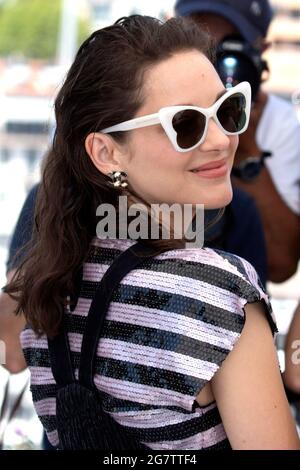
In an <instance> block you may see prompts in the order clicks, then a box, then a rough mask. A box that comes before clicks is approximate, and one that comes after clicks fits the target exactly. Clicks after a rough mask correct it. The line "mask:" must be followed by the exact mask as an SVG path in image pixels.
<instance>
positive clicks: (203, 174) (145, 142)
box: [120, 50, 238, 209]
mask: <svg viewBox="0 0 300 470" xmlns="http://www.w3.org/2000/svg"><path fill="white" fill-rule="evenodd" d="M222 92H224V86H223V84H222V82H221V80H220V78H219V76H218V74H217V72H216V71H215V69H214V67H213V65H212V64H211V62H210V61H209V60H208V59H207V58H206V57H205V56H204V55H203V54H201V53H200V52H198V51H196V50H192V51H188V52H180V53H177V54H176V55H174V56H172V57H171V58H170V59H167V60H165V61H163V62H161V63H159V64H158V65H156V66H154V67H152V68H151V69H149V70H148V71H147V72H146V74H145V79H144V87H143V95H144V103H143V105H142V106H141V108H140V109H139V111H138V113H137V114H136V116H135V117H139V116H144V115H147V114H152V113H157V112H158V110H159V109H160V108H162V107H165V106H172V105H193V106H200V107H203V108H207V107H209V106H211V105H212V104H213V103H214V102H215V101H216V100H217V97H218V95H219V94H220V93H222ZM237 145H238V137H237V136H228V135H225V134H224V133H223V132H222V130H221V129H219V127H217V125H216V123H215V122H214V121H213V119H210V120H209V125H208V132H207V136H206V139H205V140H204V142H203V143H202V144H201V145H200V146H198V147H197V148H195V149H194V150H191V151H189V152H186V153H180V152H177V151H176V150H175V149H174V147H173V146H172V144H171V142H170V140H169V138H168V137H167V135H166V134H165V131H164V130H163V128H162V127H161V125H160V124H158V125H153V126H149V127H144V128H140V129H135V130H133V131H129V132H128V135H127V142H126V147H127V150H126V152H125V154H124V160H123V161H122V163H123V166H122V168H120V169H121V170H123V171H125V172H126V173H127V174H128V181H129V183H130V185H131V186H132V188H133V189H134V190H135V192H136V193H137V194H138V195H139V196H141V197H143V198H144V199H145V200H146V201H147V202H148V203H167V204H172V203H179V204H204V205H205V207H206V208H207V209H212V208H219V207H224V206H225V205H227V204H228V203H229V202H230V201H231V198H232V188H231V183H230V171H231V168H232V165H233V159H234V154H235V151H236V148H237ZM212 162H221V163H223V164H224V165H226V169H225V172H223V173H222V172H219V175H217V174H214V172H212V171H208V170H206V171H205V170H202V171H201V167H202V166H203V165H207V164H209V163H212ZM199 168H200V171H198V172H195V171H193V170H196V169H199Z"/></svg>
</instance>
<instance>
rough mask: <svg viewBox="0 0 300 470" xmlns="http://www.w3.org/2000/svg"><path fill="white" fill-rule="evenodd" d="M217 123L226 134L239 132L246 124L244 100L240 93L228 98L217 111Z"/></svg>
mask: <svg viewBox="0 0 300 470" xmlns="http://www.w3.org/2000/svg"><path fill="white" fill-rule="evenodd" d="M217 117H218V120H219V123H220V124H221V126H222V127H223V128H224V130H225V131H227V132H232V133H235V132H239V131H241V130H242V129H243V127H244V126H245V124H246V117H247V116H246V98H245V96H244V95H243V94H242V93H235V94H234V95H231V96H229V97H228V98H227V99H226V100H225V101H223V103H222V104H221V105H220V107H219V109H218V111H217Z"/></svg>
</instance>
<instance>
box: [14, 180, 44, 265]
mask: <svg viewBox="0 0 300 470" xmlns="http://www.w3.org/2000/svg"><path fill="white" fill-rule="evenodd" d="M38 187H39V186H38V184H37V185H35V186H33V188H32V189H31V190H30V192H29V194H28V196H27V198H26V200H25V202H24V204H23V207H22V210H21V212H20V215H19V218H18V221H17V224H16V226H15V229H14V232H13V235H12V239H11V242H10V246H9V252H8V260H7V271H10V270H11V269H14V268H16V267H18V266H19V264H20V263H21V261H22V260H23V258H24V255H25V250H23V251H22V250H21V249H22V248H23V247H24V246H25V245H26V244H28V243H29V241H30V239H31V234H32V230H33V224H34V209H35V201H36V196H37V192H38Z"/></svg>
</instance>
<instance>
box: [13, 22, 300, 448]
mask: <svg viewBox="0 0 300 470" xmlns="http://www.w3.org/2000/svg"><path fill="white" fill-rule="evenodd" d="M211 58H212V57H211V47H210V43H209V40H208V38H207V37H206V36H205V35H204V34H202V33H201V32H199V30H198V28H196V27H193V26H192V25H191V24H189V23H186V22H185V21H184V20H180V19H171V20H169V21H167V22H166V23H165V24H163V23H161V22H159V21H158V20H155V19H153V18H149V17H142V16H132V17H128V18H123V19H121V20H119V21H118V22H117V23H116V24H115V25H113V26H110V27H107V28H104V29H103V30H100V31H97V32H96V33H94V34H93V35H92V36H91V37H90V38H89V39H88V40H87V41H85V43H84V44H83V45H82V46H81V48H80V49H79V51H78V54H77V56H76V58H75V61H74V63H73V65H72V67H71V69H70V71H69V74H68V76H67V78H66V81H65V83H64V85H63V87H62V89H61V91H60V93H59V94H58V97H57V99H56V104H55V110H56V120H57V130H56V135H55V139H54V143H53V148H52V149H51V151H50V153H49V156H48V159H47V162H46V165H45V168H44V174H43V182H42V185H41V189H40V192H39V197H38V203H37V206H38V207H37V212H36V225H37V227H36V234H35V245H34V248H33V250H32V252H31V253H30V254H29V256H28V259H27V260H26V261H25V263H24V265H23V266H22V267H21V270H20V271H19V280H18V281H17V282H16V283H15V285H13V286H11V287H10V292H17V291H19V292H21V296H20V301H19V308H20V309H21V310H22V311H24V313H25V316H26V318H27V321H28V325H29V326H28V328H27V329H26V330H25V331H24V332H23V334H22V345H23V349H24V352H25V356H26V359H27V362H28V365H29V367H30V369H31V377H32V393H33V400H34V403H35V407H36V410H37V413H38V415H39V416H40V418H41V420H42V422H43V424H44V426H45V429H46V431H47V434H48V437H49V440H50V442H51V443H52V444H53V445H55V446H60V447H64V446H63V445H61V444H60V442H59V436H58V433H57V417H56V399H57V386H56V381H55V379H54V377H53V371H51V368H50V366H51V364H52V367H53V363H51V362H50V354H49V350H48V347H49V344H51V339H50V342H49V344H48V343H47V339H46V337H47V336H48V338H54V340H55V335H56V334H57V333H58V332H59V331H60V329H61V326H62V321H64V324H65V325H66V326H65V328H66V331H67V332H68V340H69V346H70V349H71V360H72V362H73V368H74V370H75V371H76V370H78V364H79V361H80V355H81V354H82V341H83V340H82V335H83V333H84V330H85V326H86V324H87V315H88V312H89V307H90V305H91V298H92V297H93V296H94V295H95V290H96V288H97V286H99V282H100V281H101V279H103V273H104V272H105V271H108V267H109V266H110V265H112V262H113V261H114V260H115V259H116V258H117V257H118V256H119V255H120V253H123V252H125V251H126V249H128V247H131V246H133V245H134V244H135V241H134V240H132V239H130V237H127V239H121V237H119V238H118V237H117V239H115V240H112V239H107V240H100V239H98V238H97V237H96V236H95V232H96V224H97V221H98V217H97V214H99V212H98V211H97V207H99V205H101V204H103V203H110V204H113V205H114V207H117V205H118V201H119V196H120V195H122V196H127V197H128V205H129V206H130V205H131V204H133V202H137V201H142V202H143V203H144V204H147V205H148V209H149V205H150V204H154V203H165V204H167V205H171V204H173V203H177V204H179V206H180V207H181V206H182V207H183V205H184V204H192V205H193V208H194V209H195V207H196V204H204V205H205V207H206V208H208V209H213V208H222V207H224V206H226V205H227V204H228V203H229V202H230V200H231V197H232V189H231V184H230V170H231V168H232V163H233V158H234V153H235V150H236V148H237V144H238V134H239V133H240V132H242V131H243V130H245V129H246V127H247V122H248V118H249V108H250V92H249V86H248V85H247V84H240V85H238V86H237V87H236V88H235V89H234V88H233V89H231V90H229V91H227V92H226V90H225V89H224V87H223V85H222V83H221V81H220V79H219V77H218V75H217V73H216V71H215V69H214V67H213V65H212V62H211V61H210V59H211ZM195 107H196V108H195ZM199 108H201V109H199ZM149 115H150V117H149ZM136 118H137V119H136ZM211 118H212V119H211ZM194 214H195V212H194ZM152 218H154V216H153V214H152ZM156 220H157V218H156ZM159 222H160V225H161V226H162V225H163V222H162V220H161V219H159ZM171 229H172V230H171V235H170V240H165V239H164V240H162V239H159V240H151V239H150V240H145V242H144V243H145V246H148V247H149V246H150V247H151V246H152V247H153V246H154V245H155V250H156V254H155V256H150V257H148V259H146V260H143V261H142V264H141V265H140V266H138V267H137V268H136V269H134V270H132V271H131V272H129V273H128V274H127V275H126V276H125V277H124V279H123V280H122V281H121V282H120V285H119V286H117V288H116V289H115V291H114V292H111V290H109V289H108V290H107V292H106V294H107V295H108V293H111V294H112V299H111V303H110V305H109V308H108V312H107V314H106V318H105V322H104V325H103V329H102V331H101V334H100V339H99V342H97V347H96V349H97V357H96V360H95V367H94V369H93V376H92V377H93V385H96V388H97V390H98V392H99V395H100V392H101V397H102V403H103V408H104V410H105V411H106V412H107V413H108V414H109V416H111V417H112V418H113V420H114V421H115V422H117V423H119V425H120V426H121V427H122V429H124V433H125V432H129V433H130V434H131V436H134V438H135V439H136V440H137V441H138V442H139V443H142V444H143V445H144V446H146V447H147V448H152V449H202V448H209V449H211V448H223V447H228V446H229V445H230V446H231V447H232V448H234V449H253V448H260V449H267V448H268V449H271V448H272V449H277V448H278V449H294V448H298V437H297V433H296V430H295V426H294V423H293V420H292V417H291V414H290V411H289V407H288V403H287V401H286V398H285V395H284V390H283V387H282V384H281V378H280V372H279V367H278V362H277V357H276V350H275V348H274V342H273V335H272V333H274V331H275V330H276V326H275V324H274V321H273V319H272V316H271V313H270V307H269V303H268V299H267V296H266V294H265V293H264V292H263V290H262V289H261V287H260V283H259V281H258V278H257V275H256V273H255V271H254V269H253V268H252V266H250V265H249V264H248V263H247V262H245V261H244V260H242V259H240V258H238V257H235V256H233V255H227V254H225V253H222V252H219V253H217V252H215V251H213V250H211V249H201V248H186V245H185V241H184V237H182V240H180V239H177V238H176V237H175V232H176V230H175V226H172V227H171ZM161 233H162V232H161V231H160V234H161ZM161 238H162V237H161ZM82 265H83V278H82V281H80V282H81V284H80V289H79V298H78V301H77V303H76V301H75V300H74V298H75V297H76V284H77V282H76V279H80V277H79V276H78V273H79V272H80V268H81V266H82ZM69 296H71V298H69V302H70V308H68V305H66V308H65V311H63V309H62V307H61V306H62V305H63V304H64V303H65V304H66V299H67V298H68V297H69ZM261 301H262V302H261ZM99 305H100V304H99ZM266 307H267V308H266ZM99 308H100V307H99ZM100 317H101V316H100V315H99V322H100ZM96 320H97V312H96ZM64 358H65V356H64V354H62V355H61V359H62V360H63V359H64ZM87 367H88V364H87ZM58 369H59V368H58ZM83 372H84V371H83ZM75 373H77V372H75ZM79 375H80V374H79ZM74 414H75V415H76V409H75V407H74ZM61 435H62V434H61Z"/></svg>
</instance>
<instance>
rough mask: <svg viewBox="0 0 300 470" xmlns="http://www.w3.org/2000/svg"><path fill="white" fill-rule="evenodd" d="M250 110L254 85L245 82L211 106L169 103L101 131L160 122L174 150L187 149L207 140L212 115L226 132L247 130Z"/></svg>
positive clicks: (136, 127) (115, 130)
mask: <svg viewBox="0 0 300 470" xmlns="http://www.w3.org/2000/svg"><path fill="white" fill-rule="evenodd" d="M250 109H251V87H250V84H249V83H248V82H242V83H239V84H238V85H236V86H235V87H232V88H230V89H229V90H227V91H225V93H224V94H223V95H222V96H221V98H219V99H218V100H217V101H216V102H215V103H214V104H213V105H212V106H210V107H209V108H199V107H197V106H168V107H166V108H161V109H160V110H159V111H158V113H156V114H148V115H147V116H142V117H138V118H135V119H130V120H129V121H124V122H121V123H120V124H116V125H115V126H111V127H107V128H105V129H103V130H102V131H101V132H103V133H104V134H108V133H110V132H117V131H130V130H133V129H138V128H140V127H146V126H153V125H155V124H161V125H162V127H163V129H164V130H165V133H166V134H167V136H168V137H169V139H170V141H171V143H172V145H173V147H174V148H175V150H177V151H178V152H188V151H190V150H193V149H194V148H196V147H197V146H198V145H201V144H202V142H203V141H204V140H205V137H206V134H207V128H208V121H209V119H210V118H213V120H214V121H215V123H216V124H217V126H218V127H219V128H220V129H221V130H222V131H223V132H224V134H226V135H237V134H241V133H242V132H244V131H245V130H246V129H247V127H248V124H249V117H250Z"/></svg>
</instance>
